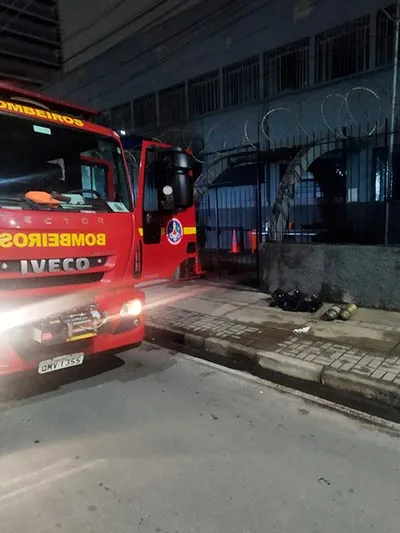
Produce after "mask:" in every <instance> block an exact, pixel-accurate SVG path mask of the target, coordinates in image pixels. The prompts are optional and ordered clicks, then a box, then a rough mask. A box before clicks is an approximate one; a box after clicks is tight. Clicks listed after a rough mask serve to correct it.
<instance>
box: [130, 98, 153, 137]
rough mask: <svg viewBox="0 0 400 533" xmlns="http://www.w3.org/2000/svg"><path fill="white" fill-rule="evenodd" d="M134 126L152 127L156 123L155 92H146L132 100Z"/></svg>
mask: <svg viewBox="0 0 400 533" xmlns="http://www.w3.org/2000/svg"><path fill="white" fill-rule="evenodd" d="M133 116H134V119H135V127H136V128H143V129H146V128H152V127H153V126H156V125H157V105H156V94H155V93H151V94H146V95H145V96H141V97H140V98H137V99H136V100H134V101H133Z"/></svg>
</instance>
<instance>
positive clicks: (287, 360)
mask: <svg viewBox="0 0 400 533" xmlns="http://www.w3.org/2000/svg"><path fill="white" fill-rule="evenodd" d="M145 331H146V341H148V342H153V343H154V342H156V343H158V342H159V343H160V344H163V343H166V344H174V345H179V346H184V347H187V348H191V349H195V350H204V351H205V352H208V353H211V354H215V355H217V356H219V357H220V358H221V359H222V361H223V360H224V359H225V360H226V361H227V362H228V361H229V362H231V363H241V364H245V365H251V366H252V368H253V369H256V370H257V369H258V370H259V371H260V370H265V371H269V372H272V373H273V374H276V375H280V376H283V377H288V378H292V379H295V380H296V379H297V380H300V381H301V382H303V383H304V382H308V383H310V384H311V383H314V384H318V385H321V386H323V387H325V388H326V389H329V390H330V391H333V392H336V393H338V394H341V395H349V394H353V395H356V396H358V397H362V398H364V399H365V400H369V401H374V402H378V403H379V404H382V405H385V406H389V407H391V408H396V409H397V408H400V387H396V386H395V385H392V384H390V383H384V382H382V381H378V380H373V379H370V378H366V377H364V376H361V375H359V374H355V373H350V372H342V371H340V370H333V369H331V368H328V367H324V366H323V365H319V364H316V363H310V362H308V361H302V360H298V359H294V358H291V357H288V356H285V355H281V354H278V353H275V352H269V351H264V350H256V349H254V348H251V347H248V346H244V345H242V344H239V343H233V342H229V341H225V340H223V339H218V338H215V337H209V338H204V337H202V336H201V335H196V333H184V332H183V331H179V330H174V329H173V328H168V329H166V328H162V327H159V326H155V325H153V324H147V325H146V328H145ZM204 358H206V357H204Z"/></svg>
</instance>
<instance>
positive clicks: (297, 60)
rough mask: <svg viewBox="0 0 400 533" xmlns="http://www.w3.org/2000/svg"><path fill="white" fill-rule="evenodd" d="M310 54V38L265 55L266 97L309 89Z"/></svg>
mask: <svg viewBox="0 0 400 533" xmlns="http://www.w3.org/2000/svg"><path fill="white" fill-rule="evenodd" d="M309 54H310V39H309V38H307V39H302V40H301V41H295V42H293V43H290V44H287V45H286V46H280V47H279V48H275V49H274V50H271V51H269V52H267V53H266V54H264V73H265V78H264V90H265V94H264V96H275V95H277V94H281V93H283V92H286V91H295V90H296V89H301V88H302V87H307V86H308V84H309Z"/></svg>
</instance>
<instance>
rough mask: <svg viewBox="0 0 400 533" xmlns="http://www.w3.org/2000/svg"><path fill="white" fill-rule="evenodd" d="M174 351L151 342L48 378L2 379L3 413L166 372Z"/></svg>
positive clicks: (0, 398) (31, 375)
mask: <svg viewBox="0 0 400 533" xmlns="http://www.w3.org/2000/svg"><path fill="white" fill-rule="evenodd" d="M175 353H176V352H175V351H173V350H168V351H167V350H165V349H164V350H160V349H159V348H156V347H153V346H151V345H149V344H147V343H145V344H143V345H142V346H141V347H140V348H136V349H133V350H129V351H124V352H120V353H107V354H103V355H101V356H97V357H93V358H90V359H89V360H87V361H85V363H84V364H83V365H81V366H77V367H74V368H70V369H65V370H62V371H60V372H54V373H50V374H46V375H38V374H37V373H36V372H27V373H26V374H19V375H18V376H11V377H9V378H7V379H5V378H0V412H4V411H7V410H9V409H12V408H15V407H19V406H20V405H22V404H26V403H32V402H34V401H38V400H43V399H44V398H45V397H46V396H52V397H53V396H55V395H60V394H65V393H68V392H72V391H74V390H82V389H86V388H91V387H96V386H98V385H102V384H105V383H108V382H110V381H120V382H122V383H127V382H130V381H133V380H137V379H141V378H144V377H146V376H148V375H152V374H156V373H162V372H164V371H165V370H166V369H167V368H169V367H171V366H172V365H174V364H175V362H174V360H173V358H172V356H173V355H175Z"/></svg>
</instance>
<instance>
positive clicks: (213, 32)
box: [46, 0, 390, 144]
mask: <svg viewBox="0 0 400 533" xmlns="http://www.w3.org/2000/svg"><path fill="white" fill-rule="evenodd" d="M64 1H66V0H64ZM74 1H77V0H74ZM68 2H69V0H68ZM70 4H71V6H72V3H70ZM128 4H129V2H128ZM386 5H387V0H386V1H385V0H378V1H374V0H354V1H352V2H347V3H346V4H345V5H343V6H342V7H341V9H337V2H336V0H274V1H271V2H265V1H264V0H253V1H252V2H250V3H248V4H244V3H243V2H241V1H239V0H231V1H230V2H227V1H226V0H203V1H202V2H200V3H199V4H198V5H196V6H195V7H192V8H190V9H186V10H185V11H184V12H182V13H180V14H179V15H177V16H175V17H172V18H170V19H168V20H166V21H165V22H164V23H162V24H159V25H158V26H156V27H155V28H154V29H153V30H152V31H151V32H143V33H138V34H136V35H133V36H131V37H130V38H128V39H126V40H125V41H124V42H121V43H119V44H117V45H116V46H114V47H113V48H110V49H109V50H108V51H107V52H105V53H104V54H102V55H98V56H97V57H96V58H94V59H93V60H92V61H91V62H90V63H87V64H85V65H84V66H83V67H82V68H78V69H75V70H73V71H71V72H69V73H67V74H66V76H64V78H63V79H62V80H60V81H59V82H56V83H54V84H53V85H51V86H49V87H47V89H46V90H47V92H48V93H51V94H54V95H57V96H60V97H63V98H68V99H71V100H73V101H76V102H77V103H82V104H87V105H94V106H95V107H97V108H98V109H100V110H107V109H110V108H111V107H113V106H117V105H120V104H123V103H125V102H128V101H132V100H134V99H136V98H138V97H140V96H143V95H145V94H148V93H149V92H152V91H160V90H162V89H164V88H167V87H170V86H172V85H174V84H176V83H180V82H182V81H186V80H188V79H189V78H192V77H195V76H198V75H202V74H205V73H207V72H209V71H211V70H213V69H218V68H223V67H224V66H226V65H228V64H232V63H234V62H236V61H240V60H243V59H246V58H248V57H251V56H253V55H255V54H260V56H261V55H262V54H263V53H264V52H266V51H268V50H271V49H273V48H276V47H278V46H281V45H285V44H288V43H290V42H293V41H296V40H298V39H301V38H304V37H311V38H313V36H314V35H315V34H316V33H317V32H320V31H323V30H326V29H329V28H331V27H334V26H336V25H339V24H342V23H344V22H347V21H350V20H352V19H354V18H356V17H359V16H362V15H365V14H368V13H370V14H371V41H373V35H372V34H375V18H374V17H375V14H376V11H377V9H379V7H385V6H386ZM61 15H62V13H61ZM62 20H63V17H62ZM64 20H65V17H64ZM65 24H67V22H65ZM74 43H75V44H74V46H75V47H77V46H78V44H76V43H79V40H78V39H74ZM83 44H84V43H83ZM71 46H72V45H71ZM67 57H68V55H67ZM313 57H314V47H313V42H311V57H310V64H311V63H313ZM373 67H374V53H371V68H372V69H373ZM310 68H311V67H310ZM261 74H262V73H261ZM359 86H361V87H367V89H368V90H356V91H353V92H352V94H351V96H350V100H349V102H350V105H351V109H352V113H351V114H352V116H353V118H355V119H356V120H357V119H358V118H362V119H363V121H370V120H372V121H373V120H374V119H375V118H376V114H377V113H380V105H379V100H380V99H381V98H382V100H384V101H383V102H382V105H383V107H384V108H385V109H386V107H385V106H386V103H387V102H386V97H387V94H388V91H389V92H390V89H389V87H390V85H387V83H386V78H385V77H384V78H381V77H379V76H378V78H376V76H375V74H372V75H371V73H367V74H365V75H362V76H360V77H357V78H356V79H352V80H347V81H345V82H343V83H340V82H338V83H335V84H332V85H330V87H329V88H321V87H318V89H316V90H315V91H314V90H313V88H312V87H308V88H305V90H303V91H298V92H297V93H296V94H294V95H288V96H286V97H284V98H279V99H272V100H269V101H268V103H267V102H266V101H262V102H260V103H259V104H258V103H257V104H256V105H253V106H249V107H248V108H246V110H243V109H242V110H237V109H231V110H229V111H228V112H223V113H215V114H214V115H212V116H210V117H207V118H205V119H204V120H196V121H195V122H190V121H188V122H187V124H185V125H184V126H182V125H174V126H177V127H178V128H180V129H181V130H183V129H190V130H192V129H199V128H200V129H202V130H206V131H207V132H209V131H210V123H211V124H212V125H215V124H216V123H217V124H218V127H219V131H218V134H217V132H214V133H213V137H219V139H218V142H219V143H220V142H222V141H221V139H222V138H224V136H226V135H227V132H228V131H229V125H230V124H232V123H235V122H236V119H237V120H238V121H239V122H240V124H241V128H240V131H237V130H238V128H237V127H236V128H235V129H234V132H233V138H232V140H229V144H233V143H234V142H236V138H237V135H238V134H239V135H242V134H243V124H244V121H243V116H245V117H246V118H245V120H246V119H248V120H249V122H250V123H251V124H250V125H249V128H250V130H251V132H250V135H251V137H252V138H254V137H255V136H257V132H258V131H259V129H260V128H259V126H260V125H259V123H258V122H259V121H260V120H262V118H263V116H264V114H265V112H266V110H267V109H275V108H280V107H289V108H291V109H292V108H293V109H295V110H296V113H297V114H298V115H299V117H300V122H301V127H300V131H303V129H304V130H305V131H306V132H310V131H312V130H313V129H315V128H319V127H323V128H326V124H325V122H324V121H323V120H322V121H321V117H320V115H321V98H324V97H326V96H327V95H329V94H331V93H337V92H338V93H341V94H342V95H343V96H345V95H346V94H347V92H348V91H349V90H350V89H352V88H354V87H359ZM370 91H373V92H370ZM375 95H377V96H375ZM338 99H339V102H338ZM329 100H330V101H329V102H326V104H325V106H324V111H323V112H324V113H326V114H327V116H328V122H329V123H331V122H332V121H335V120H336V121H338V120H339V121H340V120H341V121H343V120H347V121H348V120H349V117H348V116H347V117H346V118H344V115H346V109H345V106H343V101H341V100H340V97H337V96H336V97H332V98H330V99H329ZM340 104H342V105H340ZM359 105H360V106H361V107H359V108H357V106H359ZM338 109H339V112H338ZM366 112H367V113H366ZM365 113H366V114H365ZM313 115H316V117H317V118H316V119H314V118H313ZM228 117H229V118H228ZM268 122H273V123H274V124H272V125H271V128H272V129H271V133H270V134H269V135H270V136H271V137H273V138H276V139H281V138H282V135H293V127H295V129H298V128H299V124H298V120H297V117H296V116H294V115H293V113H292V112H291V111H282V112H279V113H278V112H274V113H273V117H272V116H271V117H270V118H269V121H268ZM303 122H306V124H303ZM353 122H354V121H353ZM265 129H266V130H268V127H266V128H265ZM275 130H276V131H275ZM214 144H215V143H214Z"/></svg>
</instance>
